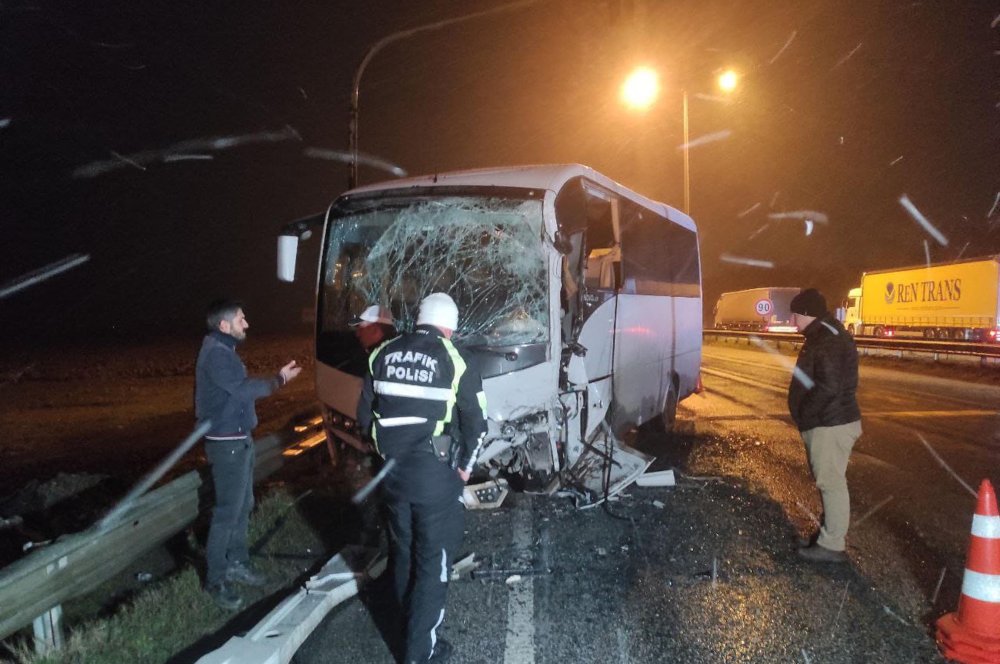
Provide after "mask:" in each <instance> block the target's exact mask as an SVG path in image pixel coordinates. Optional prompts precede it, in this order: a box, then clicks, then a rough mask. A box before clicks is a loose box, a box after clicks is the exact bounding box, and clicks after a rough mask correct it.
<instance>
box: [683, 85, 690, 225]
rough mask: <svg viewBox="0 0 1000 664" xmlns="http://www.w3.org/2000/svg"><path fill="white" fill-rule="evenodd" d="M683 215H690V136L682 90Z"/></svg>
mask: <svg viewBox="0 0 1000 664" xmlns="http://www.w3.org/2000/svg"><path fill="white" fill-rule="evenodd" d="M683 92H684V214H686V215H689V216H690V214H691V159H690V156H691V147H690V146H689V145H688V143H690V141H691V136H690V133H689V131H688V93H687V90H684V91H683Z"/></svg>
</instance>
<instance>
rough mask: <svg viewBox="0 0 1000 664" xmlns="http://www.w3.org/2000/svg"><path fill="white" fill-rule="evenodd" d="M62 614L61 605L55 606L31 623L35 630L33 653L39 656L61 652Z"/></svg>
mask: <svg viewBox="0 0 1000 664" xmlns="http://www.w3.org/2000/svg"><path fill="white" fill-rule="evenodd" d="M62 613H63V612H62V604H56V605H55V606H53V607H52V608H51V609H49V610H48V611H46V612H45V613H43V614H42V615H40V616H38V617H37V618H35V620H34V621H33V622H32V623H31V624H32V627H34V630H35V652H36V653H38V654H39V655H44V654H46V653H49V652H52V651H53V650H62V647H63V624H62Z"/></svg>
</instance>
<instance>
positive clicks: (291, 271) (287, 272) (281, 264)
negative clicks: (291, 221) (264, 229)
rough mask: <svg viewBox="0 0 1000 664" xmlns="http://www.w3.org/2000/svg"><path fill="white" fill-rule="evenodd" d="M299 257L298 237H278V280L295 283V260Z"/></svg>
mask: <svg viewBox="0 0 1000 664" xmlns="http://www.w3.org/2000/svg"><path fill="white" fill-rule="evenodd" d="M298 255H299V237H298V236H297V235H279V236H278V279H280V280H281V281H287V282H289V283H291V282H293V281H295V259H296V258H297V257H298Z"/></svg>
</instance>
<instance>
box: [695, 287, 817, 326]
mask: <svg viewBox="0 0 1000 664" xmlns="http://www.w3.org/2000/svg"><path fill="white" fill-rule="evenodd" d="M800 290H801V289H799V288H750V289H747V290H741V291H734V292H731V293H723V294H722V295H720V296H719V300H718V302H716V303H715V312H714V313H715V323H714V325H715V329H717V330H755V331H760V332H796V331H797V330H796V328H795V326H794V325H793V324H792V322H791V315H790V312H789V310H788V306H789V305H790V304H791V302H792V298H793V297H795V296H796V295H798V294H799V291H800Z"/></svg>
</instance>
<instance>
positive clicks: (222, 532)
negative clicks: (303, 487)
mask: <svg viewBox="0 0 1000 664" xmlns="http://www.w3.org/2000/svg"><path fill="white" fill-rule="evenodd" d="M206 322H207V323H208V329H209V333H208V334H207V335H205V339H204V341H203V342H202V344H201V351H200V352H199V353H198V361H197V363H196V365H195V388H194V403H195V417H197V419H198V422H199V423H201V422H205V421H206V420H207V421H211V423H212V424H211V427H210V428H209V430H208V433H207V434H206V435H205V454H206V456H208V460H209V463H211V464H212V482H213V484H214V485H215V507H214V508H213V509H212V523H211V525H210V526H209V528H208V543H207V544H206V546H205V557H206V559H207V561H206V562H207V571H206V574H205V589H206V590H207V591H208V593H209V595H211V596H212V599H214V600H215V602H216V603H217V604H218V605H219V606H221V607H222V608H224V609H228V610H235V609H238V608H240V606H242V605H243V598H242V597H241V596H240V594H239V593H238V592H237V591H236V589H235V588H233V586H232V583H242V584H245V585H251V586H260V585H263V584H264V583H265V579H264V577H263V576H262V575H260V574H258V573H257V572H255V571H254V570H253V569H252V568H251V567H250V554H249V551H248V550H247V527H248V525H249V523H250V510H251V509H252V508H253V465H254V446H253V437H252V434H253V428H254V427H255V426H257V412H256V410H255V409H254V402H255V401H256V400H257V399H260V398H262V397H266V396H268V395H269V394H271V393H272V392H274V391H275V390H277V389H278V388H279V387H280V386H282V385H284V384H285V383H287V382H288V381H290V380H292V379H293V378H295V377H296V376H298V375H299V372H300V371H302V367H299V366H296V364H295V360H292V361H291V362H289V363H288V364H286V365H285V366H283V367H281V369H280V370H279V371H278V373H277V374H276V375H273V376H267V377H263V378H251V377H249V376H247V369H246V366H244V364H243V361H242V360H241V359H240V356H239V355H237V354H236V347H237V346H238V345H239V344H240V343H241V342H242V341H244V340H246V338H247V328H248V327H250V324H249V323H248V322H247V319H246V316H245V315H244V313H243V305H242V304H241V303H240V302H237V301H235V300H217V301H215V302H213V303H212V304H211V305H209V308H208V312H207V316H206Z"/></svg>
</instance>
